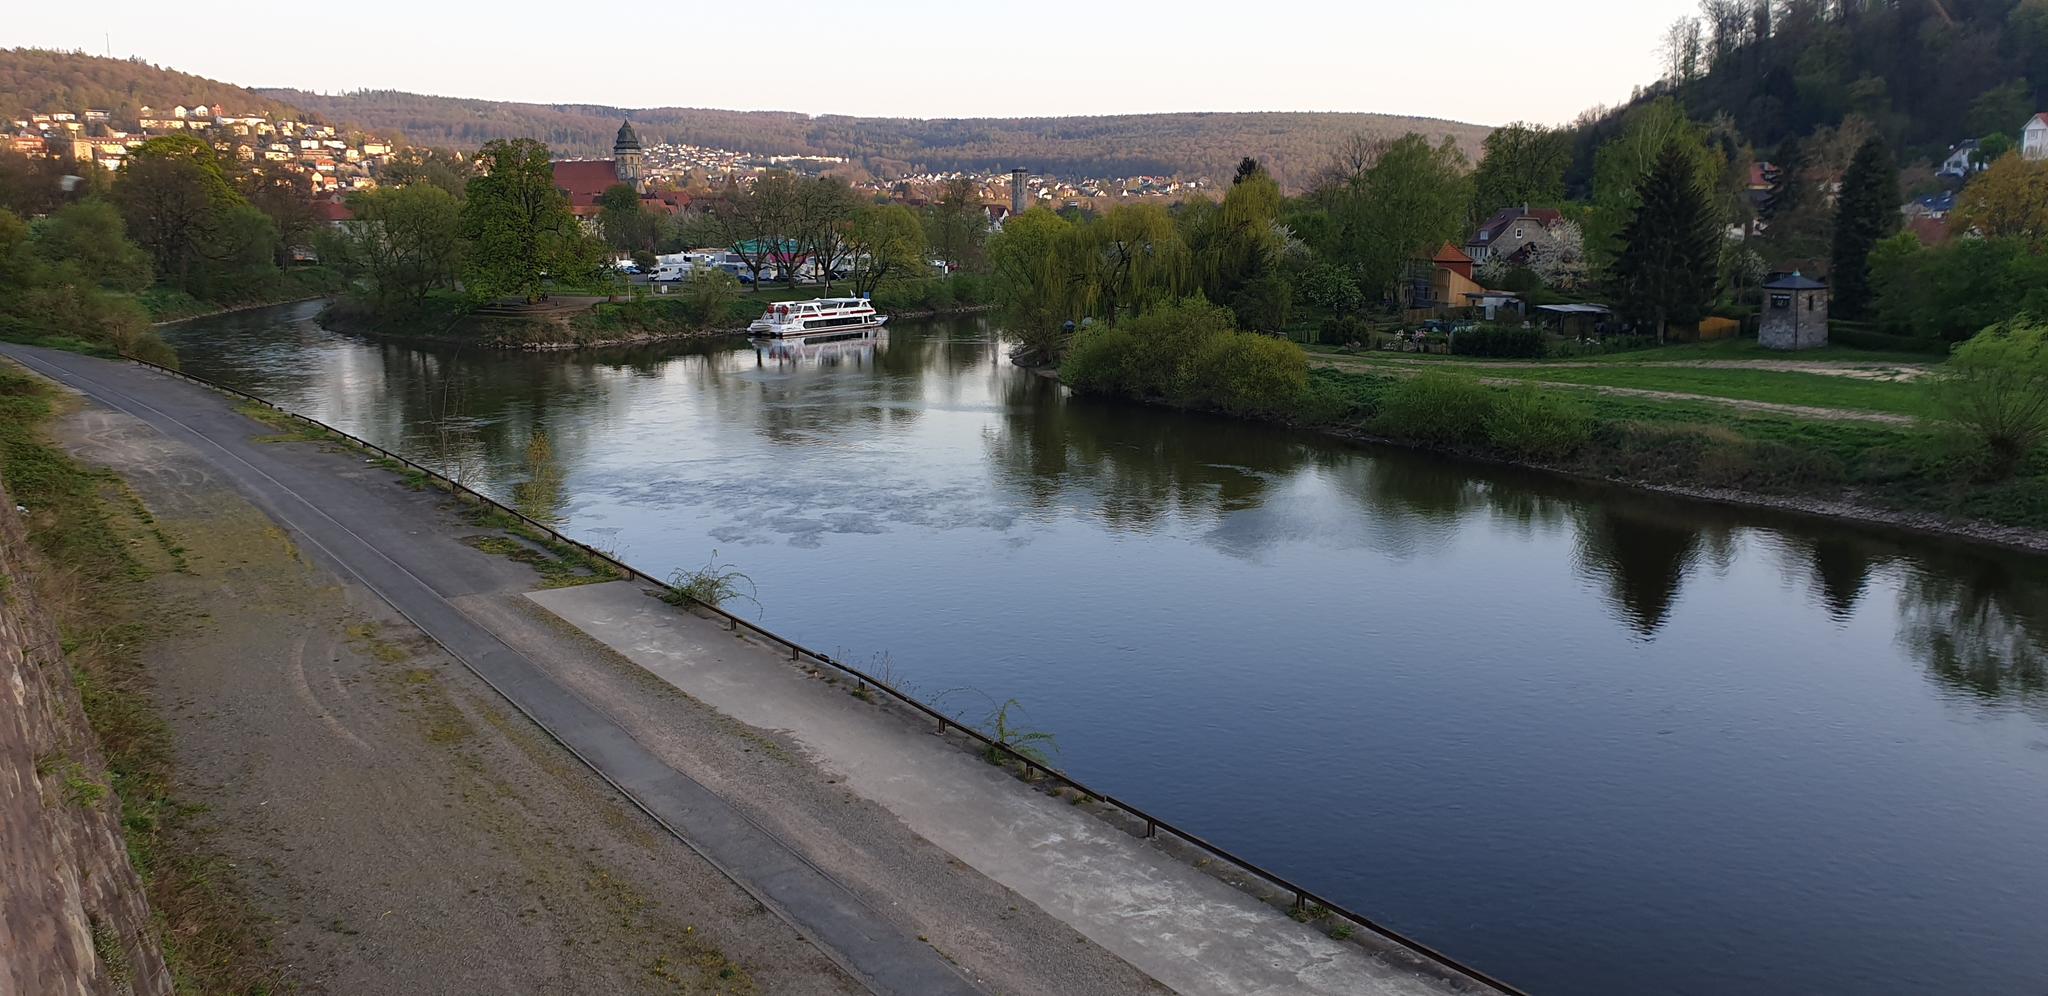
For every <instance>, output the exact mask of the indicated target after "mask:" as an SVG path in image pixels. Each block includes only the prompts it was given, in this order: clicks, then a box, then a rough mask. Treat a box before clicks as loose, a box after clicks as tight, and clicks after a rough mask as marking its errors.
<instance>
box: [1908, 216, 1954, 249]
mask: <svg viewBox="0 0 2048 996" xmlns="http://www.w3.org/2000/svg"><path fill="white" fill-rule="evenodd" d="M1906 231H1909V232H1912V233H1913V235H1914V237H1915V238H1918V239H1919V240H1920V244H1921V245H1923V246H1938V245H1940V244H1942V243H1944V242H1947V241H1948V220H1947V219H1945V218H1929V217H1927V216H1925V215H1921V216H1919V217H1914V218H1907V219H1906Z"/></svg>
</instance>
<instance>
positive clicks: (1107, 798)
mask: <svg viewBox="0 0 2048 996" xmlns="http://www.w3.org/2000/svg"><path fill="white" fill-rule="evenodd" d="M133 362H135V363H137V364H140V365H142V366H145V367H149V368H151V369H153V370H156V371H158V372H159V373H164V374H168V375H170V376H172V377H177V378H179V379H181V380H187V381H191V382H192V383H194V384H198V385H200V386H202V387H206V388H210V389H212V390H215V391H219V392H221V393H223V394H227V395H230V396H232V397H236V398H240V399H242V400H244V401H248V402H251V403H253V404H257V405H261V406H263V407H264V408H268V409H270V410H272V411H275V412H277V413H279V414H281V415H284V416H286V417H288V418H291V419H295V420H297V421H299V422H302V423H304V424H305V425H307V426H309V427H311V428H313V429H317V430H319V431H321V432H325V433H328V434H330V435H332V436H334V437H336V438H338V439H341V440H344V441H346V442H347V443H349V444H350V445H352V446H355V447H357V448H359V449H361V450H363V451H365V452H368V453H372V454H375V455H377V456H380V457H383V458H384V459H387V460H390V461H393V462H395V463H397V464H399V465H401V466H403V467H405V468H406V469H408V470H411V471H414V472H416V473H418V474H421V475H422V476H424V477H425V478H426V479H427V480H428V481H431V482H433V483H434V484H435V486H437V487H440V488H441V489H443V490H445V491H447V492H448V493H450V494H452V495H455V496H456V497H458V498H463V499H467V500H470V501H473V502H476V503H478V504H479V505H482V506H484V507H487V508H490V509H491V510H493V511H495V512H498V513H500V514H502V515H506V516H509V517H511V518H512V519H513V520H514V521H517V522H519V523H520V524H522V525H524V526H525V527H526V528H528V529H531V530H535V531H537V532H539V533H542V534H544V535H546V536H547V537H548V538H549V539H551V540H553V541H554V542H557V543H561V544H564V545H567V546H570V547H573V548H575V549H576V550H577V551H578V552H580V553H581V554H582V555H584V556H586V557H589V558H591V559H593V560H595V561H597V562H599V563H602V564H605V565H607V566H608V567H610V568H611V569H613V570H614V571H616V572H617V573H618V574H619V575H620V576H621V578H622V579H624V580H632V581H638V582H640V583H643V584H647V585H651V586H653V587H654V588H655V589H657V590H658V591H660V592H661V594H663V595H664V596H667V597H669V598H670V599H676V598H682V593H681V592H680V591H678V590H677V589H676V588H675V586H674V585H671V584H670V583H669V582H667V581H664V580H662V579H661V578H657V577H655V576H654V575H652V574H649V573H647V572H646V571H643V570H641V569H639V568H637V567H634V566H633V565H631V564H628V563H626V562H625V561H623V560H620V559H619V558H618V557H617V556H616V555H614V554H612V553H611V552H610V551H607V550H600V549H598V548H596V547H594V546H591V545H590V544H588V543H585V542H583V541H582V540H579V539H576V538H574V537H571V536H567V535H564V534H563V533H562V532H561V531H560V530H558V529H556V528H555V527H554V526H552V525H549V524H548V523H545V522H541V521H540V520H538V519H534V518H532V517H531V516H528V515H527V514H525V513H524V512H521V511H519V510H518V509H515V508H512V507H511V506H509V505H506V504H504V503H502V502H500V501H498V500H497V499H495V498H492V497H490V496H489V495H486V494H484V493H482V492H480V491H478V490H476V489H475V488H472V487H470V486H469V485H466V484H463V483H462V482H460V481H456V480H454V479H452V478H449V477H446V476H444V475H442V474H441V473H440V472H439V471H437V470H434V469H433V468H431V467H427V466H425V465H423V464H420V463H417V462H415V461H413V460H412V459H411V458H409V457H406V456H404V455H402V454H398V453H394V452H392V451H390V450H387V449H385V448H384V447H382V446H379V445H377V444H376V443H373V442H370V441H369V440H367V439H363V438H361V437H359V436H355V435H352V434H350V433H347V432H344V431H342V430H340V429H337V428H335V427H333V426H331V425H327V424H326V423H324V422H321V421H319V420H317V419H312V418H308V417H307V416H304V415H301V414H299V413H298V412H295V411H291V410H289V409H286V408H284V407H283V406H281V405H278V404H276V403H275V402H272V401H270V400H268V399H266V398H260V397H257V396H256V395H253V394H250V393H249V392H247V391H243V390H240V389H239V388H234V387H229V386H228V385H226V384H219V383H215V382H214V381H210V380H207V379H205V378H203V377H195V376H193V375H191V374H188V373H185V372H184V371H182V370H173V369H171V368H169V367H165V366H161V365H158V364H155V363H151V362H149V361H148V360H139V359H138V360H134V361H133ZM683 600H684V601H687V602H689V604H691V605H693V606H694V607H695V608H696V609H698V610H699V611H702V612H704V613H707V614H708V615H710V616H711V617H712V618H713V619H715V620H718V621H721V622H723V623H725V625H726V628H727V629H728V630H731V631H733V632H735V633H737V632H738V631H739V630H740V629H742V628H744V629H746V630H747V631H748V632H750V633H752V634H754V635H755V636H758V637H760V638H762V639H765V640H767V641H768V642H770V643H772V644H776V645H779V646H781V647H782V648H784V649H785V650H786V651H787V652H788V653H789V659H790V662H791V663H802V662H803V661H804V660H805V659H809V660H811V661H814V662H816V663H818V664H821V665H823V666H825V667H828V668H831V669H832V670H834V671H837V672H839V673H841V674H844V675H847V676H849V677H851V678H853V679H854V680H855V681H857V682H859V683H860V686H861V687H863V688H866V687H873V688H875V689H876V690H878V691H880V692H882V693H883V694H884V695H887V696H889V698H891V699H893V700H894V701H896V702H897V703H898V704H900V705H903V706H906V707H908V708H910V709H911V710H913V711H915V712H917V713H920V714H922V715H924V716H925V717H926V718H927V719H929V720H931V721H934V722H936V723H937V724H938V729H937V731H936V732H937V733H938V734H939V735H941V736H944V735H946V734H947V733H950V732H958V733H960V734H962V735H964V736H966V737H967V738H968V739H969V740H970V741H972V742H974V743H976V744H978V745H980V747H981V749H983V750H986V751H992V752H994V753H995V754H996V755H999V756H1001V757H1003V758H1004V759H1005V760H1006V762H1007V763H1012V764H1016V765H1018V766H1020V768H1022V769H1023V770H1026V771H1029V772H1032V773H1034V774H1035V775H1037V776H1042V777H1045V778H1048V779H1051V780H1052V781H1053V782H1054V783H1056V784H1058V785H1061V786H1064V787H1065V788H1067V789H1070V790H1072V791H1074V792H1077V793H1079V794H1080V795H1082V796H1083V797H1085V798H1087V799H1090V800H1093V801H1095V802H1098V803H1102V804H1105V805H1108V806H1111V807H1114V808H1115V809H1116V810H1118V811H1120V812H1122V813H1123V814H1125V815H1126V816H1127V817H1128V818H1129V819H1130V820H1131V826H1132V831H1133V832H1134V833H1135V832H1137V827H1138V826H1139V825H1140V824H1142V826H1143V837H1144V838H1145V839H1147V840H1155V839H1159V838H1161V836H1162V835H1164V836H1165V837H1167V838H1170V839H1173V840H1178V841H1181V842H1182V843H1184V844H1186V845H1188V846H1190V847H1193V848H1195V849H1196V850H1198V851H1202V852H1204V853H1207V854H1208V855H1209V856H1210V857H1212V858H1218V859H1221V860H1223V861H1225V862H1228V863H1229V864H1231V865H1233V866H1235V867H1237V868H1238V869H1240V870H1242V871H1244V872H1245V873H1247V874H1248V875H1250V876H1253V877H1255V878H1257V879H1259V880H1261V881H1264V882H1268V883H1271V885H1272V886H1273V887H1274V888H1276V889H1278V890H1280V891H1281V892H1282V893H1283V894H1287V895H1290V896H1291V897H1292V899H1293V903H1292V909H1293V911H1294V913H1295V914H1296V915H1297V916H1307V915H1310V914H1315V915H1325V916H1329V917H1333V918H1337V919H1340V920H1345V921H1349V922H1351V923H1353V924H1356V925H1357V926H1358V927H1359V928H1360V929H1363V930H1365V931H1366V932H1367V933H1369V934H1371V935H1373V936H1375V937H1377V938H1379V939H1381V940H1382V941H1385V942H1387V943H1389V944H1391V945H1392V946H1394V947H1395V948H1397V949H1400V950H1405V951H1406V952H1408V953H1409V954H1410V955H1412V956H1416V957H1419V958H1421V959H1423V960H1425V961H1426V962H1430V963H1434V964H1435V965H1436V966H1437V967H1439V968H1441V969H1443V970H1445V971H1447V972H1448V973H1450V974H1451V975H1452V976H1453V977H1456V976H1463V977H1464V978H1465V979H1466V980H1469V981H1470V982H1476V983H1478V984H1480V985H1483V986H1488V987H1491V988H1493V989H1494V990H1496V991H1498V992H1500V993H1502V994H1505V996H1528V994H1527V993H1526V992H1525V991H1524V990H1521V989H1518V988H1516V987H1514V986H1511V985H1509V984H1508V983H1506V982H1503V981H1501V980H1499V979H1496V978H1494V977H1493V976H1491V975H1488V974H1486V973H1485V972H1482V971H1480V970H1479V969H1477V968H1473V967H1471V966H1469V965H1466V964H1464V963H1462V962H1460V961H1458V960H1456V959H1454V958H1452V957H1451V956H1449V955H1446V954H1444V953H1443V952H1441V951H1438V950H1436V949H1435V948H1432V947H1430V946H1429V945H1427V944H1424V943H1422V942H1421V941H1418V940H1415V939H1414V938H1411V937H1408V936H1406V935H1404V934H1402V933H1400V932H1398V931H1396V930H1394V929H1393V928H1391V927H1387V926H1384V925H1382V924H1379V923H1377V922H1375V921H1373V920H1372V919H1371V918H1369V917H1367V916H1365V915H1364V914H1361V913H1357V912H1354V911H1352V910H1350V909H1347V908H1346V907H1344V906H1343V905H1342V904H1340V903H1338V902H1336V901H1334V900H1332V899H1329V898H1327V897H1325V896H1323V895H1321V894H1319V893H1316V892H1315V891H1313V890H1311V889H1309V888H1307V887H1306V886H1302V885H1298V884H1296V883H1294V882H1292V881H1289V880H1288V879H1286V878H1283V877H1282V876H1280V875H1278V874H1276V873H1274V872H1271V871H1267V870H1266V869H1264V868H1262V867H1260V866H1259V865H1257V864H1255V863H1253V862H1252V861H1251V860H1250V859H1247V858H1242V857H1239V856H1237V855H1236V854H1234V853H1232V852H1230V851H1228V850H1226V849H1224V848H1223V847H1222V846H1220V845H1218V844H1215V843H1212V842H1210V841H1209V840H1207V839H1205V838H1203V837H1202V836H1200V835H1198V834H1196V833H1194V832H1193V831H1190V830H1185V829H1182V828H1181V827H1179V826H1177V825H1175V824H1173V823H1170V822H1168V821H1167V820H1166V819H1164V818H1162V817H1159V816H1155V815H1153V814H1152V813H1149V812H1147V811H1145V810H1144V809H1141V808H1139V807H1138V806H1137V805H1136V804H1134V803H1130V802H1125V801H1124V800H1122V799H1119V798H1117V797H1116V796H1113V795H1110V794H1109V793H1107V792H1102V791H1098V790H1096V789H1093V788H1090V787H1088V786H1087V785H1085V784H1083V783H1082V782H1081V781H1079V780H1078V779H1076V778H1075V777H1073V776H1072V775H1069V774H1067V773H1066V772H1064V771H1061V770H1059V769H1058V768H1055V767H1053V766H1052V765H1050V764H1047V763H1045V762H1043V761H1040V760H1038V759H1036V758H1033V757H1030V756H1028V755H1026V754H1025V753H1023V752H1022V751H1019V750H1018V749H1017V748H1016V747H1015V746H1013V745H1011V744H1010V743H1008V742H1006V741H1004V740H1001V739H998V738H996V737H992V736H990V735H988V734H987V733H985V732H983V731H982V730H980V729H978V728H976V727H974V726H972V725H970V724H968V723H966V722H964V721H963V720H961V719H960V718H959V717H957V716H949V715H947V714H945V713H943V712H940V711H939V710H938V709H936V708H934V707H932V706H930V705H927V704H926V703H924V702H923V701H922V700H920V699H918V698H917V697H916V696H913V695H911V694H909V693H907V692H904V691H902V690H901V689H898V688H896V687H895V686H893V685H890V684H888V683H887V682H884V681H882V680H881V679H879V678H877V677H875V676H874V675H872V674H869V673H868V672H866V671H863V670H861V669H860V668H859V667H856V666H854V665H852V664H848V663H846V662H845V661H841V660H838V659H835V658H833V657H832V656H831V655H829V654H824V653H820V652H819V651H816V650H812V649H811V648H809V647H806V646H804V645H803V644H800V643H798V642H796V641H795V640H791V639H789V638H788V637H785V636H783V635H781V634H779V633H776V632H774V631H773V630H770V629H768V628H767V627H765V626H762V625H760V624H759V623H754V622H749V621H747V620H745V619H742V618H740V617H739V616H737V615H734V614H733V613H731V612H729V611H727V610H725V609H723V608H720V607H719V606H716V605H709V604H706V603H703V602H696V601H694V600H689V599H686V598H684V599H683Z"/></svg>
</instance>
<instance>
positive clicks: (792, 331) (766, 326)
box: [747, 315, 889, 339]
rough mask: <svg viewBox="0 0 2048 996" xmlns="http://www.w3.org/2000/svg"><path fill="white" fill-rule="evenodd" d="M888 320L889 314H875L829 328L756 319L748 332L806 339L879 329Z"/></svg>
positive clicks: (772, 336) (748, 328)
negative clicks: (859, 320) (851, 322)
mask: <svg viewBox="0 0 2048 996" xmlns="http://www.w3.org/2000/svg"><path fill="white" fill-rule="evenodd" d="M888 321H889V316H888V315H875V316H873V317H871V318H869V319H867V320H866V321H862V322H858V323H854V324H850V325H833V326H831V327H829V328H806V327H804V326H803V325H802V324H800V323H796V322H791V323H789V324H786V325H785V324H783V323H781V322H762V321H756V322H755V323H754V324H752V325H749V326H747V334H748V335H751V336H758V337H760V338H763V339H806V338H810V337H813V336H822V335H847V334H849V333H857V332H864V331H868V330H871V329H878V328H881V327H882V326H883V325H885V324H887V323H888Z"/></svg>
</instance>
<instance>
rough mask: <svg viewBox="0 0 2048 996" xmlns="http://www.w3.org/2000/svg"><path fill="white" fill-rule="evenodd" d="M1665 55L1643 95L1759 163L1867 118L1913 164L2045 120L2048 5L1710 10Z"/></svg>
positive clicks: (1909, 0) (1983, 2)
mask: <svg viewBox="0 0 2048 996" xmlns="http://www.w3.org/2000/svg"><path fill="white" fill-rule="evenodd" d="M1664 51H1665V54H1666V78H1665V80H1663V81H1662V82H1660V83H1659V84H1657V85H1656V86H1655V87H1653V88H1652V90H1651V92H1650V94H1649V96H1656V95H1660V94H1667V93H1675V94H1676V95H1677V96H1678V97H1679V99H1680V100H1681V101H1683V103H1684V104H1685V106H1686V108H1687V110H1688V111H1690V112H1691V115H1692V117H1693V118H1694V119H1696V120H1701V121H1711V120H1713V119H1714V118H1716V117H1718V116H1721V115H1727V116H1728V117H1729V118H1732V119H1733V123H1734V125H1735V127H1736V128H1737V129H1739V130H1740V132H1741V134H1742V135H1743V136H1745V137H1746V138H1747V139H1748V140H1749V141H1750V142H1751V143H1752V144H1753V145H1754V146H1755V147H1756V148H1757V149H1758V150H1759V151H1762V152H1769V151H1771V150H1775V149H1776V148H1778V147H1779V146H1780V145H1781V144H1782V143H1784V142H1785V141H1786V140H1787V139H1796V138H1803V137H1805V136H1807V135H1810V134H1812V133H1814V132H1815V131H1817V130H1819V129H1822V128H1832V127H1836V126H1838V125H1840V124H1841V122H1842V121H1843V120H1844V119H1845V118H1851V117H1861V118H1864V119H1867V120H1868V121H1869V122H1870V123H1871V124H1872V125H1874V126H1875V128H1876V130H1877V131H1878V133H1880V134H1882V135H1883V136H1884V137H1885V138H1886V139H1887V140H1888V141H1889V142H1891V143H1892V145H1893V147H1894V148H1895V149H1898V150H1899V151H1901V152H1904V153H1907V154H1909V155H1911V156H1912V157H1914V158H1919V157H1923V156H1931V155H1935V154H1938V153H1939V152H1940V151H1941V150H1943V149H1947V148H1948V147H1950V146H1952V145H1954V144H1955V143H1956V142H1959V141H1961V140H1963V139H1965V138H1983V137H1985V136H1987V135H1991V134H2004V135H2006V136H2008V137H2011V138H2017V137H2018V136H2017V132H2018V129H2019V127H2020V126H2021V124H2023V123H2024V122H2025V121H2026V119H2027V117H2028V116H2029V115H2032V114H2034V113H2036V112H2038V111H2041V110H2048V0H1704V2H1703V3H1702V4H1701V16H1700V17H1699V18H1697V19H1696V20H1693V21H1692V22H1691V23H1690V25H1688V24H1687V22H1680V23H1679V24H1678V25H1675V26H1674V28H1673V31H1672V33H1671V34H1670V35H1669V36H1667V38H1666V39H1665V43H1664Z"/></svg>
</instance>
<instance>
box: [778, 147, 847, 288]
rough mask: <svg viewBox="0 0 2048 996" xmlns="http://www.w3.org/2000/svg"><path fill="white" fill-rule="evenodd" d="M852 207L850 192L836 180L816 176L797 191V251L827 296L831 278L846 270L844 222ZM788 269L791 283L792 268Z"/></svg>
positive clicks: (793, 276)
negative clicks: (810, 266) (804, 258)
mask: <svg viewBox="0 0 2048 996" xmlns="http://www.w3.org/2000/svg"><path fill="white" fill-rule="evenodd" d="M856 206H857V202H856V200H855V198H854V196H853V191H852V189H850V188H849V187H847V185H846V181H845V180H841V179H839V178H838V177H834V176H821V177H817V178H816V179H813V180H808V181H805V182H804V183H802V184H800V185H799V186H798V189H797V202H796V218H795V225H794V234H795V236H796V243H797V251H798V252H799V253H801V254H802V255H803V256H805V257H808V258H809V259H810V261H811V265H812V266H813V267H814V268H815V269H816V270H817V276H818V279H819V280H820V281H822V282H823V283H824V285H825V292H826V293H827V294H830V293H831V292H832V280H833V275H834V274H836V273H838V272H840V271H842V270H844V269H846V268H847V261H846V222H847V220H848V219H849V218H850V217H851V216H852V215H853V210H854V208H855V207H856ZM792 262H794V261H792ZM791 269H792V272H791V274H790V278H791V279H792V280H794V279H795V278H796V274H795V272H794V269H795V268H794V267H793V266H792V268H791Z"/></svg>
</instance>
